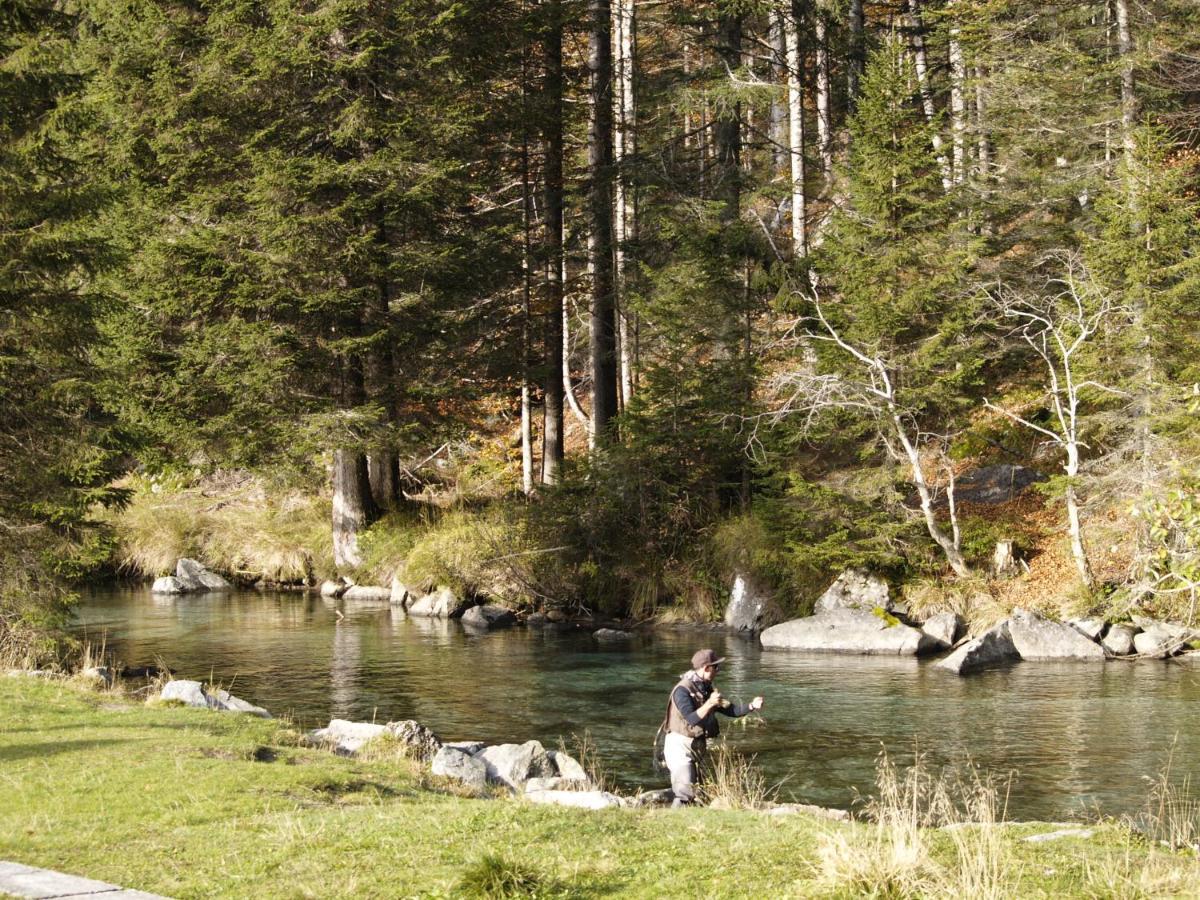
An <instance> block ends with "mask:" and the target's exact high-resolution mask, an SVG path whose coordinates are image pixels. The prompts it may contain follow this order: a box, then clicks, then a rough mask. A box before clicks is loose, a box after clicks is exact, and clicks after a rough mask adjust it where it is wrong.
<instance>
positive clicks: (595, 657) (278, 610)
mask: <svg viewBox="0 0 1200 900" xmlns="http://www.w3.org/2000/svg"><path fill="white" fill-rule="evenodd" d="M339 609H340V610H341V612H342V613H343V616H344V617H343V618H342V619H341V620H340V621H339V620H338V616H337V613H336V611H337V610H339ZM77 630H78V633H79V634H80V635H85V636H86V637H87V638H88V639H89V640H91V641H92V642H94V643H99V642H104V643H105V644H106V646H107V649H108V650H109V651H112V652H114V653H115V654H116V655H117V657H118V658H119V659H120V660H122V661H123V662H124V663H125V664H126V665H129V666H139V665H149V664H152V663H154V662H156V661H161V662H163V663H165V664H166V665H167V666H169V667H170V668H171V669H172V670H173V671H174V672H175V673H176V675H177V677H180V678H194V679H201V680H206V681H208V680H211V681H215V682H218V683H220V684H221V685H222V686H224V687H226V688H228V689H229V690H231V691H232V692H233V693H234V694H236V695H237V696H239V697H242V698H244V699H246V700H249V701H251V702H253V703H256V704H258V705H260V706H264V707H266V708H267V709H269V710H271V711H272V712H273V713H274V714H276V715H279V714H288V715H290V716H292V717H293V718H294V719H295V720H296V721H297V722H298V723H299V724H301V725H302V726H304V727H316V726H318V725H323V724H325V723H326V722H327V721H328V720H329V719H330V718H344V719H354V720H360V721H362V720H367V721H369V720H375V721H379V722H387V721H395V720H399V719H416V720H417V721H419V722H421V723H422V724H425V725H428V726H429V727H430V728H432V729H433V730H434V731H435V732H436V733H437V734H438V735H439V736H441V737H442V738H443V739H444V740H468V739H472V740H484V741H488V742H489V743H499V742H509V741H516V742H520V741H526V740H530V739H537V740H540V741H542V742H543V743H544V744H546V745H547V746H548V747H555V746H557V744H558V742H559V740H560V738H561V739H563V740H564V741H565V742H566V744H567V746H568V748H570V747H571V746H572V743H573V741H572V735H577V734H582V733H583V732H585V731H586V732H587V733H588V734H589V735H590V738H591V742H592V743H593V744H594V745H595V747H596V748H597V751H598V753H599V756H600V759H601V760H602V763H603V765H604V767H605V769H606V770H607V772H608V773H609V774H610V775H611V776H612V778H613V780H614V781H615V782H616V784H617V785H618V786H620V787H623V788H626V789H631V788H635V787H647V788H649V787H662V786H665V784H666V779H665V776H664V775H662V774H656V773H655V772H654V771H653V770H652V767H651V763H650V745H651V739H652V737H653V735H654V731H655V729H656V727H657V726H658V723H659V722H660V721H661V720H662V716H663V711H664V709H665V704H666V697H667V694H668V692H669V690H670V688H671V687H672V686H673V685H674V684H675V682H676V680H677V678H678V675H679V673H681V672H683V671H684V670H685V669H686V668H687V666H688V660H689V658H690V657H691V654H692V652H693V651H694V650H696V649H698V648H699V647H702V646H711V647H713V648H714V649H715V650H716V651H717V652H718V653H719V654H722V655H724V656H727V657H728V660H727V662H726V663H725V664H724V665H723V666H722V671H721V673H720V675H719V676H718V678H717V684H718V686H719V687H720V688H721V690H722V692H723V693H724V694H725V695H726V696H731V697H735V698H739V699H742V700H748V699H749V698H750V697H752V696H753V695H755V694H762V695H763V696H765V698H766V706H765V708H764V710H763V715H762V719H761V720H760V721H758V722H754V723H751V725H750V726H749V727H743V725H742V724H741V723H739V722H731V721H730V720H726V719H722V720H721V721H722V724H723V731H724V733H725V734H726V735H727V737H728V739H729V740H730V742H731V743H732V744H733V745H734V746H735V747H736V749H738V750H739V751H741V752H744V753H746V754H752V755H754V756H755V758H756V761H757V764H758V765H759V766H760V767H761V768H762V770H763V772H764V773H765V775H766V777H767V780H768V782H769V783H770V784H772V785H776V786H777V787H778V791H779V795H780V798H781V799H788V800H796V801H800V802H805V803H815V804H820V805H822V806H837V807H847V806H850V805H851V804H852V803H854V802H855V799H856V797H858V796H859V795H866V794H869V793H870V792H871V791H872V789H873V779H874V772H875V764H876V758H877V755H878V754H879V753H880V751H881V750H884V749H886V751H887V752H888V754H889V755H890V756H891V757H892V758H893V759H894V760H896V761H897V762H899V763H901V764H905V763H906V762H907V761H909V760H911V759H912V757H913V754H914V753H916V752H920V753H923V754H925V755H926V758H927V760H928V761H929V762H930V763H932V764H933V765H935V766H942V765H947V766H962V765H964V764H966V763H967V762H971V763H973V764H974V765H976V766H978V767H979V768H980V769H982V770H984V771H987V772H991V773H993V774H994V775H997V776H1000V777H1004V778H1009V777H1011V789H1010V790H1009V794H1008V802H1007V815H1008V817H1009V818H1012V819H1041V820H1050V821H1058V820H1066V819H1071V818H1078V817H1080V816H1084V817H1090V816H1094V815H1095V814H1097V813H1102V814H1107V815H1121V814H1133V813H1136V812H1138V811H1139V810H1140V809H1142V808H1143V806H1144V803H1145V797H1146V792H1147V780H1146V776H1154V775H1156V774H1157V773H1158V771H1159V770H1160V769H1161V768H1162V767H1163V766H1164V765H1165V763H1166V761H1167V759H1168V756H1173V771H1175V772H1178V773H1189V772H1195V771H1196V770H1197V765H1198V764H1200V726H1198V725H1197V723H1196V720H1195V719H1194V718H1193V715H1194V713H1195V710H1196V707H1195V706H1194V704H1195V702H1196V701H1197V700H1198V699H1200V667H1197V668H1193V667H1191V666H1187V665H1179V664H1170V663H1162V662H1151V661H1143V662H1139V663H1136V664H1134V663H1121V662H1109V663H1032V662H1022V663H1018V664H1016V665H1012V666H1008V667H1006V668H1002V669H995V670H991V671H986V672H982V673H978V674H974V675H971V676H969V677H967V678H959V677H957V676H954V675H951V674H949V673H947V672H943V671H939V670H937V669H935V668H933V667H932V666H931V665H930V664H929V663H928V662H927V661H917V660H913V659H891V658H878V657H858V656H835V655H807V654H799V653H790V652H786V651H778V650H772V651H764V650H762V649H760V648H759V647H758V645H757V642H755V641H750V640H746V639H744V638H740V637H737V636H734V635H728V634H725V633H722V632H710V631H698V630H690V629H681V630H661V631H656V632H654V633H652V634H644V635H639V636H637V637H636V638H635V639H634V640H632V641H630V642H628V643H623V644H601V643H597V642H596V641H595V640H594V639H593V638H592V637H591V635H590V634H588V633H587V632H586V631H567V632H564V631H557V630H550V629H537V628H524V627H516V628H510V629H506V630H502V631H496V632H491V633H486V634H473V633H470V632H467V631H465V630H464V629H463V628H462V626H461V625H459V623H457V622H443V621H439V620H424V619H414V618H408V617H407V616H405V615H404V614H403V612H402V611H400V610H398V609H397V610H393V609H391V608H390V607H389V606H387V605H386V604H370V605H367V604H350V603H345V604H341V603H338V602H336V601H332V600H326V599H322V598H320V597H317V596H315V595H313V594H297V593H266V592H257V591H239V592H234V593H230V594H203V595H185V596H159V595H152V594H151V593H150V592H149V591H148V590H146V589H144V588H128V587H106V588H102V589H96V590H93V591H91V592H89V593H87V594H86V595H85V596H84V598H83V600H82V603H81V605H80V606H79V608H78V625H77Z"/></svg>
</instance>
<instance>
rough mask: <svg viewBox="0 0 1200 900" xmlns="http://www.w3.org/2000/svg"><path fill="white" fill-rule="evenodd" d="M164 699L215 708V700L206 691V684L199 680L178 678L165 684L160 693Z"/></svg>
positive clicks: (204, 707)
mask: <svg viewBox="0 0 1200 900" xmlns="http://www.w3.org/2000/svg"><path fill="white" fill-rule="evenodd" d="M159 696H160V697H161V698H162V699H163V700H177V701H179V702H180V703H183V704H186V705H187V706H195V707H199V708H203V709H215V708H216V704H215V702H214V701H213V700H212V699H210V698H209V696H208V694H206V693H205V692H204V685H202V684H201V683H200V682H198V681H186V680H184V679H176V680H174V681H168V682H167V683H166V684H164V685H163V689H162V693H161V694H160V695H159Z"/></svg>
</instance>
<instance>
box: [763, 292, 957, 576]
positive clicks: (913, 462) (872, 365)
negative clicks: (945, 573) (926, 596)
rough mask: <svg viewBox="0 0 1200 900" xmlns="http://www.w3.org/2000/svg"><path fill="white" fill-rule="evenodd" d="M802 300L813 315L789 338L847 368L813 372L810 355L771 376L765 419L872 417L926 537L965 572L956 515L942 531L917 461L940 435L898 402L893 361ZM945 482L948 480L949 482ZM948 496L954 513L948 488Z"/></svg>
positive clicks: (941, 440)
mask: <svg viewBox="0 0 1200 900" xmlns="http://www.w3.org/2000/svg"><path fill="white" fill-rule="evenodd" d="M808 300H809V302H810V303H811V304H812V307H813V310H814V316H812V317H807V318H803V319H800V320H799V321H797V322H796V323H795V325H793V327H792V330H791V332H790V334H791V336H792V338H793V339H795V340H796V341H797V342H799V343H806V342H812V341H821V342H825V343H829V344H832V345H834V346H835V347H837V349H838V350H839V351H841V355H842V357H843V359H844V360H845V361H846V362H847V363H848V364H849V365H848V366H847V368H848V370H849V371H848V373H847V374H843V373H836V372H828V373H822V372H819V371H818V370H817V367H816V365H815V360H814V359H811V354H810V360H809V362H808V364H806V365H803V366H802V367H800V368H799V369H795V370H793V371H790V372H785V373H783V374H781V375H778V376H776V377H775V378H774V379H773V380H772V383H771V394H772V396H773V397H774V398H775V409H774V410H773V411H772V412H771V413H770V414H769V417H770V418H772V419H774V420H780V419H782V418H784V417H788V416H796V415H799V416H803V417H804V419H805V422H804V427H805V428H808V427H810V426H811V425H812V424H813V423H814V422H815V421H816V419H817V417H819V416H820V415H821V414H823V413H825V412H828V411H830V410H849V411H854V412H858V413H860V414H863V415H866V416H869V417H870V418H872V419H874V420H875V422H876V425H877V428H878V430H879V435H880V437H881V438H882V440H883V444H884V446H885V447H886V448H887V450H888V452H889V454H890V455H891V456H892V457H893V458H895V459H898V460H902V461H903V462H904V463H906V464H907V466H908V468H909V472H910V473H911V475H912V480H913V484H914V485H915V486H916V489H917V496H918V497H919V498H920V501H921V514H922V516H923V517H924V519H925V527H926V529H927V530H928V532H929V536H930V537H931V538H933V541H934V543H936V544H937V545H938V547H940V548H941V550H942V553H943V554H944V555H945V557H946V561H947V562H948V563H949V564H950V568H952V569H953V570H954V572H955V574H956V575H959V576H960V577H962V576H967V575H969V574H970V573H971V570H970V568H969V567H968V566H967V563H966V560H965V559H964V558H963V554H962V546H961V544H960V534H959V529H958V522H957V515H952V517H951V519H952V521H951V533H950V534H947V533H946V531H945V530H944V528H943V527H942V525H941V523H939V522H938V520H937V516H936V514H935V512H934V489H933V487H932V486H931V485H930V483H929V481H928V480H927V479H926V477H925V470H924V466H923V464H922V453H923V452H926V453H927V452H928V451H930V450H936V449H937V448H938V447H941V446H944V445H945V443H946V438H945V436H944V435H935V434H931V433H929V432H926V431H923V430H922V429H921V427H920V426H919V424H918V422H917V420H916V417H915V415H914V414H913V412H912V410H910V409H908V408H907V407H906V406H905V405H904V403H903V401H902V399H901V398H900V397H899V396H898V394H897V390H896V383H897V376H898V375H899V372H898V371H897V369H898V366H897V365H896V364H895V363H894V362H892V361H891V360H888V359H887V358H885V357H884V356H883V355H881V354H877V353H872V352H871V351H870V350H868V349H866V348H864V347H859V346H855V345H854V344H852V343H851V342H850V341H849V340H848V339H847V338H846V337H845V336H844V335H843V334H842V332H841V331H839V330H838V328H837V327H836V326H835V325H833V324H832V323H831V322H830V321H829V319H828V318H827V317H826V315H825V309H824V307H823V305H822V301H821V298H820V295H819V294H818V292H817V290H816V289H815V288H814V290H813V291H812V293H811V294H810V296H809V297H808ZM950 483H951V484H953V480H951V482H950ZM949 496H950V499H951V506H950V508H951V511H952V513H954V512H956V511H955V507H954V504H953V490H952V489H951V490H950V492H949Z"/></svg>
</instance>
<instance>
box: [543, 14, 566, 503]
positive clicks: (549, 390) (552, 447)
mask: <svg viewBox="0 0 1200 900" xmlns="http://www.w3.org/2000/svg"><path fill="white" fill-rule="evenodd" d="M547 3H548V6H547V14H548V17H549V21H548V22H547V27H546V38H545V47H544V55H545V81H544V82H543V91H544V97H543V104H542V115H543V121H542V141H543V143H544V145H545V161H544V163H543V169H544V170H543V172H542V181H543V185H544V198H543V199H544V206H545V220H544V222H543V225H544V228H543V232H542V246H543V250H544V255H545V260H544V263H545V267H546V305H547V310H546V323H545V326H546V332H545V346H544V355H545V366H546V380H545V384H544V385H543V400H542V482H543V483H544V484H557V483H558V481H559V473H560V469H561V467H562V461H563V458H564V454H565V450H564V445H563V437H564V430H565V423H564V421H563V381H564V379H565V378H570V374H569V373H568V372H566V371H565V370H564V368H563V366H564V364H565V360H564V356H563V343H564V340H565V338H564V332H563V323H564V321H565V317H566V312H565V308H564V298H563V290H564V284H565V278H564V273H565V262H564V259H563V59H562V53H563V46H562V45H563V14H562V0H547Z"/></svg>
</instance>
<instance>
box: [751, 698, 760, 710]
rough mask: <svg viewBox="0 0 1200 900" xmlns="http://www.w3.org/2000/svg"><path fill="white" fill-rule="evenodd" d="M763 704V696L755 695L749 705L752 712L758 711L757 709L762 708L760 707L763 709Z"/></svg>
mask: <svg viewBox="0 0 1200 900" xmlns="http://www.w3.org/2000/svg"><path fill="white" fill-rule="evenodd" d="M762 705H763V698H762V697H755V698H754V699H753V700H751V701H750V703H749V706H750V711H751V712H756V711H757V710H760V709H762Z"/></svg>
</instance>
